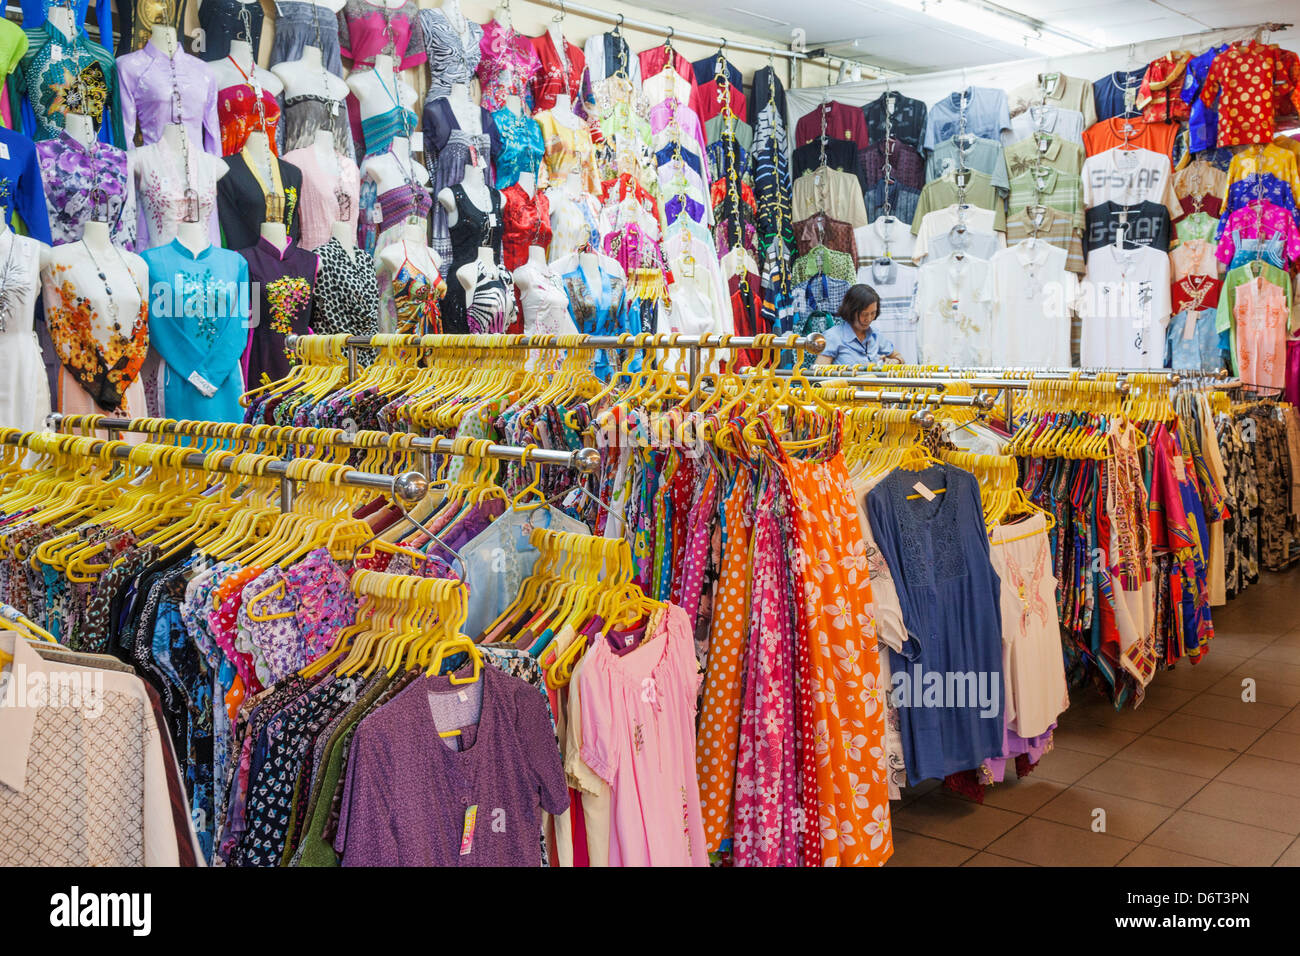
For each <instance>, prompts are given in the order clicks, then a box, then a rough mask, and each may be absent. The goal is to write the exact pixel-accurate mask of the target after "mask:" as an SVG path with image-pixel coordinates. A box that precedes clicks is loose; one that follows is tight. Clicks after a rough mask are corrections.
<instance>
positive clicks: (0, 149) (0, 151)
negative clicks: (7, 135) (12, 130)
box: [0, 143, 9, 159]
mask: <svg viewBox="0 0 1300 956" xmlns="http://www.w3.org/2000/svg"><path fill="white" fill-rule="evenodd" d="M8 158H9V144H8V143H0V159H8Z"/></svg>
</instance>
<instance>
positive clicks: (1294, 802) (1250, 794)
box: [1183, 780, 1300, 837]
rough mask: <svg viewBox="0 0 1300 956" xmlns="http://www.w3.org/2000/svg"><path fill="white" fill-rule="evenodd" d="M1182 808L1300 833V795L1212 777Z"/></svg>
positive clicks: (1293, 833) (1238, 821)
mask: <svg viewBox="0 0 1300 956" xmlns="http://www.w3.org/2000/svg"><path fill="white" fill-rule="evenodd" d="M1183 809H1184V810H1188V811H1191V812H1192V813H1203V814H1204V815H1205V816H1207V817H1218V818H1219V819H1220V820H1234V821H1236V822H1237V823H1249V824H1250V825H1251V826H1256V827H1263V828H1264V829H1265V830H1278V831H1280V832H1282V833H1289V834H1291V836H1293V837H1294V836H1300V795H1292V794H1285V793H1270V792H1269V791H1267V790H1256V789H1254V788H1252V787H1243V786H1241V785H1240V784H1235V783H1227V782H1226V781H1223V780H1211V781H1210V782H1209V783H1208V784H1206V786H1205V788H1204V789H1203V790H1201V791H1200V792H1199V793H1198V794H1196V796H1194V797H1192V799H1190V800H1188V801H1187V803H1186V804H1185V805H1184V806H1183Z"/></svg>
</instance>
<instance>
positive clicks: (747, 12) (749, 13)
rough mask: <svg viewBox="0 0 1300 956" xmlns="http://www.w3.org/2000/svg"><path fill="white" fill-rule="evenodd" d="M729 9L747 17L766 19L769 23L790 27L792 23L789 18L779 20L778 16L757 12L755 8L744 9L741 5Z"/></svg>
mask: <svg viewBox="0 0 1300 956" xmlns="http://www.w3.org/2000/svg"><path fill="white" fill-rule="evenodd" d="M727 9H728V10H731V11H733V12H735V13H740V14H744V15H745V16H747V17H753V18H754V19H755V20H766V21H767V22H768V23H775V24H776V25H777V26H781V27H788V26H789V25H790V21H789V20H778V19H777V18H776V17H769V16H767V15H766V14H763V13H755V12H754V11H753V10H742V9H741V8H740V7H727Z"/></svg>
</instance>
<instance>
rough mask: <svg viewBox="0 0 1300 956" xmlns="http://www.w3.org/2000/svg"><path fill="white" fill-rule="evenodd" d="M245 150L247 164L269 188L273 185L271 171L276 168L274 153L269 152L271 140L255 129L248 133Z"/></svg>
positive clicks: (274, 177)
mask: <svg viewBox="0 0 1300 956" xmlns="http://www.w3.org/2000/svg"><path fill="white" fill-rule="evenodd" d="M244 149H245V150H246V151H247V153H248V155H247V159H248V164H249V166H251V167H252V170H253V172H254V173H256V174H257V175H258V176H259V177H261V180H262V183H263V186H264V188H266V189H271V188H273V186H274V185H275V182H276V175H275V172H274V171H273V170H274V169H275V168H276V162H275V154H273V153H272V152H271V141H270V139H268V138H267V135H266V133H264V132H263V131H262V130H260V129H255V130H253V131H252V132H251V133H249V134H248V141H247V142H246V143H245V144H244Z"/></svg>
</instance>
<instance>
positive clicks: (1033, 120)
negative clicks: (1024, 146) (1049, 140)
mask: <svg viewBox="0 0 1300 956" xmlns="http://www.w3.org/2000/svg"><path fill="white" fill-rule="evenodd" d="M1084 129H1085V127H1084V124H1083V114H1082V113H1080V112H1079V111H1078V110H1067V109H1062V108H1061V107H1059V106H1031V107H1029V109H1027V110H1025V111H1024V112H1023V113H1021V114H1020V115H1019V116H1016V117H1013V118H1012V120H1011V131H1010V132H1009V133H1003V134H1002V145H1004V146H1010V145H1011V144H1012V143H1019V142H1020V141H1022V140H1026V139H1028V138H1029V137H1031V136H1033V135H1034V133H1051V134H1053V135H1054V136H1059V137H1061V139H1063V140H1065V141H1066V142H1067V143H1077V144H1078V145H1080V146H1082V145H1083V131H1084Z"/></svg>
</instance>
